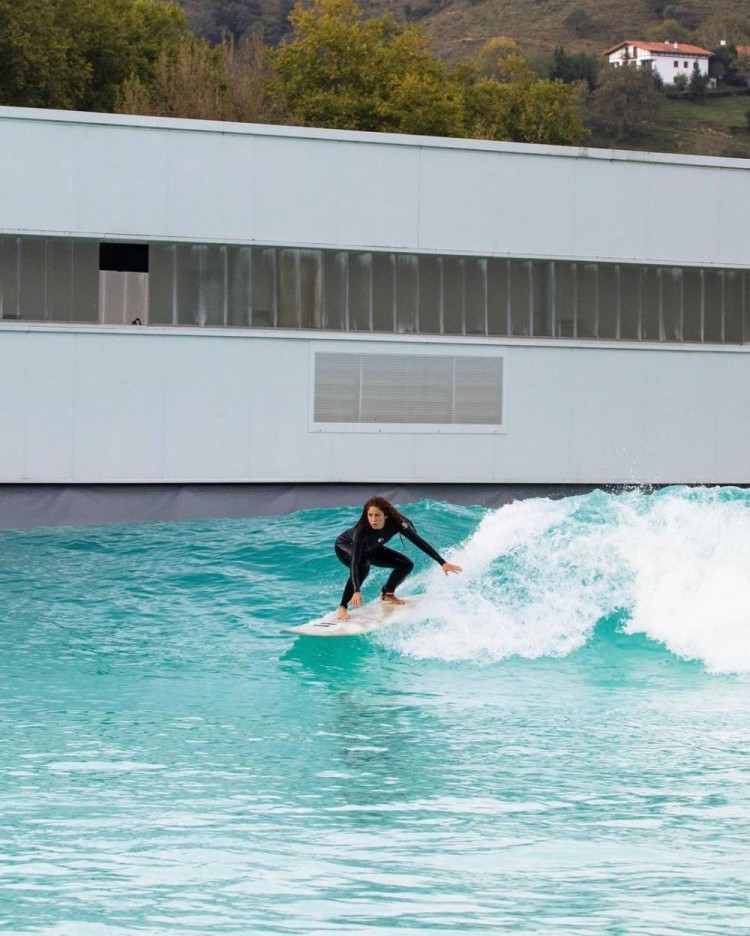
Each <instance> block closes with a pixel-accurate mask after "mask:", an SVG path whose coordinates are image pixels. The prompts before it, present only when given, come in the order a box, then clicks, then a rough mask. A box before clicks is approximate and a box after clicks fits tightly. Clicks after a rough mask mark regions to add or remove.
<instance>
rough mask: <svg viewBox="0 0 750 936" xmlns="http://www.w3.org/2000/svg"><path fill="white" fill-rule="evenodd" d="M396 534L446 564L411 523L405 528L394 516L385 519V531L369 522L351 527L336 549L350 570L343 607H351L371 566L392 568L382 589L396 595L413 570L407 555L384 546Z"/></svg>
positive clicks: (337, 543) (405, 525) (337, 542)
mask: <svg viewBox="0 0 750 936" xmlns="http://www.w3.org/2000/svg"><path fill="white" fill-rule="evenodd" d="M397 533H401V534H402V536H405V537H406V538H407V539H408V540H409V541H410V542H411V543H414V545H415V546H419V548H420V549H421V550H422V552H424V553H427V555H428V556H430V557H431V558H432V559H434V560H435V562H438V563H440V565H445V559H443V557H442V556H441V555H440V554H439V553H438V552H436V551H435V550H434V549H433V548H432V546H430V544H429V543H427V542H425V540H423V539H422V537H421V536H420V535H419V534H418V533H417V531H416V530H415V529H414V527H413V526H411V525H410V524H408V523H404V524H403V525H402V524H400V523H397V522H396V521H395V520H394V519H393V517H386V520H385V526H384V527H383V529H382V530H374V529H373V528H372V527H371V526H370V524H369V523H367V522H366V523H364V524H362V525H361V526H360V525H357V526H355V527H352V528H351V530H347V531H346V532H345V533H342V534H341V536H339V538H338V539H337V540H336V546H335V549H336V555H337V556H338V558H339V560H340V561H341V562H343V564H344V565H345V566H348V567H349V579H348V581H347V583H346V586H345V587H344V594H343V596H342V598H341V607H342V608H345V607H346V606H347V605H348V604H349V602H350V601H351V598H352V595H353V594H354V592H358V591H361V590H362V583H363V582H364V580H365V579H366V578H367V576H368V574H369V572H370V566H371V565H374V566H378V567H379V568H383V569H393V571H392V572H391V574H390V575H389V576H388V581H387V582H386V583H385V585H384V586H383V591H384V592H387V593H388V594H389V595H392V594H393V592H394V591H395V590H396V589H397V588H398V586H399V585H400V584H401V583H402V582H403V580H404V579H405V578H406V576H407V575H408V574H409V573H410V572H411V570H412V569H413V568H414V563H413V562H412V561H411V559H409V557H408V556H405V555H404V554H403V553H400V552H396V550H395V549H388V547H387V546H386V545H385V544H386V543H387V542H388V540H390V539H393V537H394V536H396V534H397Z"/></svg>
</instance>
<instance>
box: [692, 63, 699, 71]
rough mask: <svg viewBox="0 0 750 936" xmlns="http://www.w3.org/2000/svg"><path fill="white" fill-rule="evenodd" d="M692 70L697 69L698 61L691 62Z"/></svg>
mask: <svg viewBox="0 0 750 936" xmlns="http://www.w3.org/2000/svg"><path fill="white" fill-rule="evenodd" d="M693 71H698V63H697V62H693Z"/></svg>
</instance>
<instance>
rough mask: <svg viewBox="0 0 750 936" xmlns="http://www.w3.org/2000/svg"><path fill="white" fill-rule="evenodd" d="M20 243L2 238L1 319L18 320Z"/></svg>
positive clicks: (0, 267)
mask: <svg viewBox="0 0 750 936" xmlns="http://www.w3.org/2000/svg"><path fill="white" fill-rule="evenodd" d="M18 242H19V238H17V237H0V319H17V318H18V264H19V251H18Z"/></svg>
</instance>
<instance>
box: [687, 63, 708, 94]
mask: <svg viewBox="0 0 750 936" xmlns="http://www.w3.org/2000/svg"><path fill="white" fill-rule="evenodd" d="M707 89H708V75H703V74H701V73H700V71H698V69H697V68H694V69H693V71H692V72H691V74H690V81H689V82H688V95H689V96H690V97H691V98H702V97H705V96H706V91H707Z"/></svg>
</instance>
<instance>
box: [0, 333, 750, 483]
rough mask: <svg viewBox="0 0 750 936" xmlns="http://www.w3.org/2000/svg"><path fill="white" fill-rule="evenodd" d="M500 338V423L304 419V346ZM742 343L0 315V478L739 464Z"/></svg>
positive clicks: (415, 345)
mask: <svg viewBox="0 0 750 936" xmlns="http://www.w3.org/2000/svg"><path fill="white" fill-rule="evenodd" d="M405 347H408V350H409V352H410V353H412V352H417V353H425V354H445V353H450V354H464V353H469V354H474V353H485V354H486V353H488V352H489V351H493V352H497V353H499V354H502V356H503V358H504V362H505V386H504V395H505V416H504V424H503V426H502V429H501V430H499V431H486V430H485V431H477V432H472V431H466V432H460V431H459V432H458V434H457V433H456V431H455V430H454V431H453V432H448V433H445V432H440V431H438V430H437V429H435V428H431V427H421V428H420V430H419V431H417V432H409V431H408V430H407V431H405V430H404V427H400V429H399V431H397V432H389V431H379V430H378V428H377V427H375V428H372V427H370V428H365V429H362V428H361V427H359V428H358V427H354V428H353V429H352V428H350V429H349V430H348V431H346V432H335V431H325V430H324V431H321V429H320V427H319V426H318V427H313V426H312V425H311V415H310V385H311V366H312V354H313V352H314V351H315V350H316V349H319V350H331V349H332V348H333V349H339V350H346V351H362V350H370V351H375V350H377V351H389V350H391V351H392V350H398V349H399V348H401V349H404V348H405ZM749 353H750V351H748V350H745V349H742V348H728V349H723V348H716V349H712V350H706V349H705V348H680V347H674V346H671V347H666V346H657V345H650V346H649V345H645V346H644V345H639V346H635V345H626V344H623V345H617V346H614V345H609V346H608V345H605V344H602V343H594V342H590V343H586V342H576V343H573V342H567V343H566V342H561V341H549V342H544V341H541V340H540V341H536V342H534V343H529V342H525V343H524V342H523V341H521V340H515V341H512V340H511V341H509V340H503V341H492V340H490V341H488V340H487V339H484V340H482V341H478V340H473V339H458V340H449V339H433V340H428V341H424V340H419V339H406V338H395V337H394V338H391V339H388V338H382V337H370V336H367V337H362V338H361V339H351V338H350V337H343V336H342V337H340V338H337V337H336V336H331V335H326V336H316V335H314V334H311V333H291V332H285V333H278V332H277V333H272V334H271V333H266V334H254V335H252V336H250V335H248V334H247V333H241V332H234V333H233V332H226V331H224V332H219V331H216V332H207V331H206V330H200V329H194V330H185V331H184V332H179V333H175V332H174V331H173V330H168V329H146V328H143V329H117V328H109V327H95V326H88V327H86V326H81V327H77V326H68V327H67V328H63V329H61V328H60V327H57V328H54V327H51V326H43V325H38V326H34V325H28V326H20V325H19V326H6V327H5V328H4V329H3V331H2V333H1V334H0V482H28V481H31V482H45V481H46V482H177V481H196V482H197V481H325V482H330V481H352V482H358V481H374V482H378V483H381V484H382V483H386V482H431V481H439V482H475V483H479V482H507V483H511V482H524V483H532V482H539V483H588V482H591V483H604V482H611V483H616V482H654V483H656V482H659V483H668V482H728V483H731V482H737V483H747V482H750V431H748V430H749V429H750V416H748V407H747V400H748V399H750V359H749V358H748V354H749Z"/></svg>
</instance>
